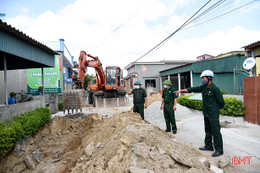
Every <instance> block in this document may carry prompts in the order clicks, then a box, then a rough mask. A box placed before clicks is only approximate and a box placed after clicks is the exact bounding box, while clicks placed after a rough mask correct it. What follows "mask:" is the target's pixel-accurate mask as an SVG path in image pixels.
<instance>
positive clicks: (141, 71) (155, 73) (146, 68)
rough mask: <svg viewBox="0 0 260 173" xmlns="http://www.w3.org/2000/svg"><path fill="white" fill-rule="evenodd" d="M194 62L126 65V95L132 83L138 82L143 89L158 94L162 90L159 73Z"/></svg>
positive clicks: (129, 91) (132, 86)
mask: <svg viewBox="0 0 260 173" xmlns="http://www.w3.org/2000/svg"><path fill="white" fill-rule="evenodd" d="M190 62H194V61H192V60H179V61H178V60H176V61H158V62H134V63H130V64H129V65H127V66H126V67H125V68H124V69H125V70H127V76H126V77H125V78H124V80H125V87H126V91H127V93H128V94H129V93H131V90H132V89H133V88H134V82H135V81H136V80H139V81H140V82H141V83H142V87H143V88H146V89H147V88H150V89H151V90H152V91H155V92H159V91H160V90H161V89H162V86H161V82H160V75H159V71H162V70H165V69H168V68H171V67H177V66H180V65H183V64H187V63H190Z"/></svg>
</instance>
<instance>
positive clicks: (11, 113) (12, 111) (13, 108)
mask: <svg viewBox="0 0 260 173" xmlns="http://www.w3.org/2000/svg"><path fill="white" fill-rule="evenodd" d="M40 107H45V97H44V96H42V95H41V96H33V100H32V101H29V102H23V103H17V104H13V105H7V106H2V107H0V122H2V121H5V120H12V119H13V117H15V116H16V115H17V114H22V113H25V112H29V111H31V110H34V109H36V108H40Z"/></svg>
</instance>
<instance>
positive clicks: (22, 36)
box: [0, 19, 58, 55]
mask: <svg viewBox="0 0 260 173" xmlns="http://www.w3.org/2000/svg"><path fill="white" fill-rule="evenodd" d="M0 28H1V29H3V30H5V31H7V32H9V33H10V34H12V35H15V36H16V37H18V38H20V39H22V40H24V41H26V42H28V43H30V44H32V45H34V46H36V47H38V48H40V49H42V50H44V51H46V52H48V53H50V54H53V55H58V53H57V52H55V51H54V50H52V49H50V48H49V47H47V46H46V45H44V44H42V43H40V42H38V41H36V40H34V39H33V38H31V37H29V36H28V35H26V34H25V33H23V32H21V31H19V30H18V29H15V28H14V27H12V26H11V25H8V24H7V23H6V22H3V21H2V20H1V19H0Z"/></svg>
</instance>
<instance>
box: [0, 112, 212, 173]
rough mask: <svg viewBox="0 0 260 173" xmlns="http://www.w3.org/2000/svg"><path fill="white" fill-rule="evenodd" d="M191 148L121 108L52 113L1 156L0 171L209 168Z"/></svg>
mask: <svg viewBox="0 0 260 173" xmlns="http://www.w3.org/2000/svg"><path fill="white" fill-rule="evenodd" d="M35 151H36V152H38V153H39V156H40V159H41V161H40V162H39V163H38V164H36V166H35V167H34V168H30V169H28V168H27V167H28V166H26V165H25V162H24V160H25V158H26V157H28V155H31V153H33V152H35ZM204 158H205V157H203V156H202V155H201V154H200V153H199V152H197V151H196V150H194V149H192V148H189V147H186V146H184V145H182V144H179V143H177V142H175V141H174V136H173V134H172V133H165V132H164V131H162V130H161V129H160V128H158V127H156V126H153V125H151V124H149V123H147V122H145V121H142V120H141V118H140V115H139V114H136V113H131V112H124V113H118V114H115V115H113V116H112V117H109V118H107V119H102V117H100V116H98V115H97V114H91V115H88V116H87V117H86V116H85V115H83V114H81V115H77V116H75V115H74V116H66V117H55V118H54V119H53V120H52V121H51V122H49V123H47V124H46V125H45V126H44V127H43V128H42V129H40V130H39V131H38V132H37V133H35V134H34V135H32V136H31V137H30V138H29V139H28V141H27V142H26V143H25V144H23V145H21V147H20V150H19V153H18V154H15V152H13V153H12V154H10V155H9V156H8V157H7V158H5V159H4V160H2V161H1V164H0V167H1V169H0V171H1V172H20V171H24V172H49V173H50V172H73V173H79V172H133V173H139V172H173V171H174V172H183V171H185V172H210V170H209V168H208V167H207V164H205V163H201V162H200V161H199V160H203V159H204Z"/></svg>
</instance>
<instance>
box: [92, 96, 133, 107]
mask: <svg viewBox="0 0 260 173" xmlns="http://www.w3.org/2000/svg"><path fill="white" fill-rule="evenodd" d="M93 105H94V106H95V107H96V108H105V107H124V106H129V97H121V98H98V97H97V96H94V99H93Z"/></svg>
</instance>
